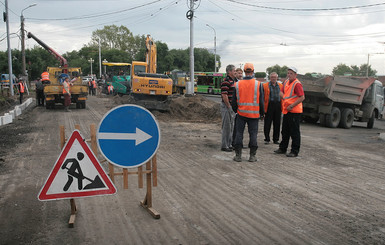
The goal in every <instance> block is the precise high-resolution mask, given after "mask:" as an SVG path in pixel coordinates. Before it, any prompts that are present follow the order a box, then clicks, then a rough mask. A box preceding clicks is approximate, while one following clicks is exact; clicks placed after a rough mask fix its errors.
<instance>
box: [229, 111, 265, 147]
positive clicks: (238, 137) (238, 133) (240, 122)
mask: <svg viewBox="0 0 385 245" xmlns="http://www.w3.org/2000/svg"><path fill="white" fill-rule="evenodd" d="M236 120H237V121H236V123H235V125H236V127H235V141H234V147H235V149H242V148H243V133H244V131H245V126H246V124H247V128H248V131H249V148H250V149H258V144H257V136H258V123H259V118H248V117H243V116H240V115H237V117H236Z"/></svg>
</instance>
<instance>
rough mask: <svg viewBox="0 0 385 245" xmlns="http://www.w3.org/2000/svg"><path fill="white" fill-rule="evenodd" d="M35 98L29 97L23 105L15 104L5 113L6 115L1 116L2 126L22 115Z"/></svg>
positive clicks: (0, 124)
mask: <svg viewBox="0 0 385 245" xmlns="http://www.w3.org/2000/svg"><path fill="white" fill-rule="evenodd" d="M32 101H33V99H32V98H28V99H27V100H26V101H24V102H23V103H22V104H21V105H17V106H15V108H14V109H13V110H10V111H9V112H8V113H5V114H4V116H0V126H2V125H6V124H9V123H12V122H13V120H15V119H16V118H17V117H18V116H20V115H21V114H22V113H23V111H24V110H25V109H27V108H28V106H29V105H30V104H31V103H32Z"/></svg>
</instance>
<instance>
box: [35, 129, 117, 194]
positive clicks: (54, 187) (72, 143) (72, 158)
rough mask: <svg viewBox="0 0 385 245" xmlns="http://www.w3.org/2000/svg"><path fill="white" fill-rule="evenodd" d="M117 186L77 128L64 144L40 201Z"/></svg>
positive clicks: (106, 191) (104, 191)
mask: <svg viewBox="0 0 385 245" xmlns="http://www.w3.org/2000/svg"><path fill="white" fill-rule="evenodd" d="M115 193H116V188H115V186H114V184H113V183H112V182H111V180H110V178H109V177H108V175H107V174H106V173H105V172H104V170H103V168H102V166H101V165H100V163H99V161H98V160H97V158H96V157H95V155H94V154H93V152H92V151H91V149H90V148H89V146H88V145H87V144H86V143H85V142H84V139H83V137H82V136H81V135H80V132H79V131H78V130H75V131H74V132H73V133H72V135H71V137H70V138H69V139H68V141H67V143H66V145H65V146H64V148H63V150H62V152H61V154H60V156H59V158H58V160H57V161H56V163H55V165H54V167H53V169H52V171H51V173H50V175H49V176H48V178H47V180H46V182H45V184H44V185H43V188H42V189H41V190H40V193H39V195H38V199H39V200H40V201H47V200H57V199H67V198H74V197H88V196H96V195H109V194H115Z"/></svg>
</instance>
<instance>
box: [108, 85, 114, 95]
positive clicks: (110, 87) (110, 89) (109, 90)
mask: <svg viewBox="0 0 385 245" xmlns="http://www.w3.org/2000/svg"><path fill="white" fill-rule="evenodd" d="M107 89H108V94H113V92H114V86H112V84H110V85H108V87H107Z"/></svg>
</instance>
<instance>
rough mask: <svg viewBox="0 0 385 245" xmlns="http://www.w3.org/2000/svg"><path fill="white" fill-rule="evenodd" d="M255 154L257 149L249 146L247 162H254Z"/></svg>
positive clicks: (255, 159)
mask: <svg viewBox="0 0 385 245" xmlns="http://www.w3.org/2000/svg"><path fill="white" fill-rule="evenodd" d="M256 154H257V149H256V148H250V158H249V162H256V161H257V157H256V156H255V155H256Z"/></svg>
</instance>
